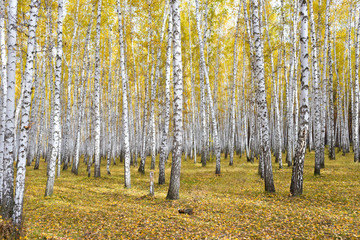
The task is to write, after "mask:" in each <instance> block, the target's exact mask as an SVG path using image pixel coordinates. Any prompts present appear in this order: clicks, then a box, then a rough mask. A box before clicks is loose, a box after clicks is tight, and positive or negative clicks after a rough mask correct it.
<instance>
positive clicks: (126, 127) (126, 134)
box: [117, 0, 131, 188]
mask: <svg viewBox="0 0 360 240" xmlns="http://www.w3.org/2000/svg"><path fill="white" fill-rule="evenodd" d="M117 12H118V16H119V43H120V71H121V81H122V94H123V95H122V98H123V105H122V107H123V113H122V121H123V122H122V125H123V126H122V128H123V139H124V141H123V143H124V146H123V148H124V154H125V160H124V178H125V187H126V188H130V187H131V179H130V140H129V118H128V101H127V80H128V79H127V75H126V69H125V47H124V45H125V44H124V30H123V23H122V12H121V5H120V0H117Z"/></svg>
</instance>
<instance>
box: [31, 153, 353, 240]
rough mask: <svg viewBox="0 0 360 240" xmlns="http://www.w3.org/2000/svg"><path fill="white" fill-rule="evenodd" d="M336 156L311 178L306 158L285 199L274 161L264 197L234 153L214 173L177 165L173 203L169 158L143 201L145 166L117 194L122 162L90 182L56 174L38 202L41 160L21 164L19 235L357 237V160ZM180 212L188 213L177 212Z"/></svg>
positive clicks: (253, 170) (283, 175)
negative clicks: (294, 193) (296, 185)
mask: <svg viewBox="0 0 360 240" xmlns="http://www.w3.org/2000/svg"><path fill="white" fill-rule="evenodd" d="M336 157H337V159H336V160H335V161H330V160H326V162H325V164H326V168H325V169H322V170H321V175H320V176H314V175H313V171H314V170H313V165H314V152H312V153H307V155H306V160H305V175H304V194H303V195H302V196H301V197H291V196H290V194H289V188H290V179H291V168H288V167H284V169H281V170H279V169H278V164H276V163H275V162H273V169H274V181H275V187H276V193H274V194H266V193H265V192H264V183H263V180H261V179H260V178H259V176H258V175H257V171H258V164H257V163H254V164H251V163H248V162H246V159H245V156H243V157H242V158H241V159H239V157H238V156H236V159H235V161H234V166H229V164H228V160H225V159H224V158H223V159H222V169H221V171H222V174H221V176H216V175H215V162H214V161H211V162H209V163H208V164H207V166H206V167H202V166H201V164H200V163H197V164H194V163H193V161H192V160H187V161H182V169H181V170H182V173H181V187H180V199H179V200H175V201H170V200H166V199H165V197H166V194H167V189H168V183H169V176H170V166H171V165H170V162H171V161H168V163H167V164H166V177H167V178H166V181H167V184H165V185H162V186H159V185H158V184H155V196H154V197H149V196H147V194H148V191H149V165H147V167H146V174H145V175H142V174H140V173H138V172H137V168H135V167H132V170H131V174H132V175H131V181H132V182H131V184H132V186H131V189H124V180H123V164H120V163H118V164H117V165H115V166H114V165H112V166H111V175H107V174H106V166H105V161H103V164H102V169H101V174H102V175H101V178H97V179H95V178H94V177H93V176H92V177H90V178H89V177H88V176H87V173H86V166H84V164H80V166H81V168H80V169H79V175H78V176H75V175H73V174H71V171H70V169H69V170H67V171H62V172H61V177H60V178H57V179H56V181H55V187H54V195H53V196H52V197H44V192H45V185H46V164H45V163H44V162H43V161H42V162H41V165H40V170H37V171H34V170H33V168H32V167H28V169H27V173H26V174H27V181H26V193H25V200H24V201H25V203H24V228H25V233H26V236H27V238H28V239H169V238H170V239H199V238H200V239H204V238H207V239H236V238H239V239H274V238H276V239H291V238H295V239H313V238H315V239H324V238H326V239H328V238H338V239H359V238H360V163H354V162H353V155H352V154H348V155H346V156H345V157H344V156H342V155H341V154H340V153H339V154H337V156H336ZM198 159H199V160H200V158H198ZM283 159H285V157H283ZM199 160H198V161H199ZM149 162H150V159H148V160H147V163H149ZM92 174H93V172H92ZM157 177H158V172H157V169H156V170H155V180H156V182H157ZM183 208H192V209H193V211H194V214H193V215H186V214H179V213H178V209H183Z"/></svg>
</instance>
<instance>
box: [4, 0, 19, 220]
mask: <svg viewBox="0 0 360 240" xmlns="http://www.w3.org/2000/svg"><path fill="white" fill-rule="evenodd" d="M17 5H18V1H17V0H12V1H9V6H8V28H7V29H8V38H7V43H8V61H7V97H6V118H5V128H4V163H3V164H4V165H3V166H4V172H3V178H4V180H3V196H2V215H3V218H5V219H10V218H11V216H12V212H13V206H14V157H15V156H14V150H15V142H14V139H15V136H14V134H15V132H14V131H15V122H14V120H15V114H14V113H15V74H16V38H17V23H16V22H17Z"/></svg>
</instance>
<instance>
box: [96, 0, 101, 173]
mask: <svg viewBox="0 0 360 240" xmlns="http://www.w3.org/2000/svg"><path fill="white" fill-rule="evenodd" d="M101 1H102V0H98V6H97V17H96V36H95V76H94V109H95V126H94V127H95V129H94V133H95V141H94V143H95V146H94V150H95V164H94V177H100V136H101V133H100V131H101V119H100V62H101V59H100V32H101Z"/></svg>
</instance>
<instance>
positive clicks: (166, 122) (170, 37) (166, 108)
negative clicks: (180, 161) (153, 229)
mask: <svg viewBox="0 0 360 240" xmlns="http://www.w3.org/2000/svg"><path fill="white" fill-rule="evenodd" d="M172 29H173V22H172V12H171V7H170V11H169V25H168V41H167V48H166V63H165V104H164V112H165V116H164V123H163V129H162V135H161V145H160V159H159V184H164V183H165V162H166V159H167V141H168V134H169V125H170V64H171V43H172V41H173V30H172Z"/></svg>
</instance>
